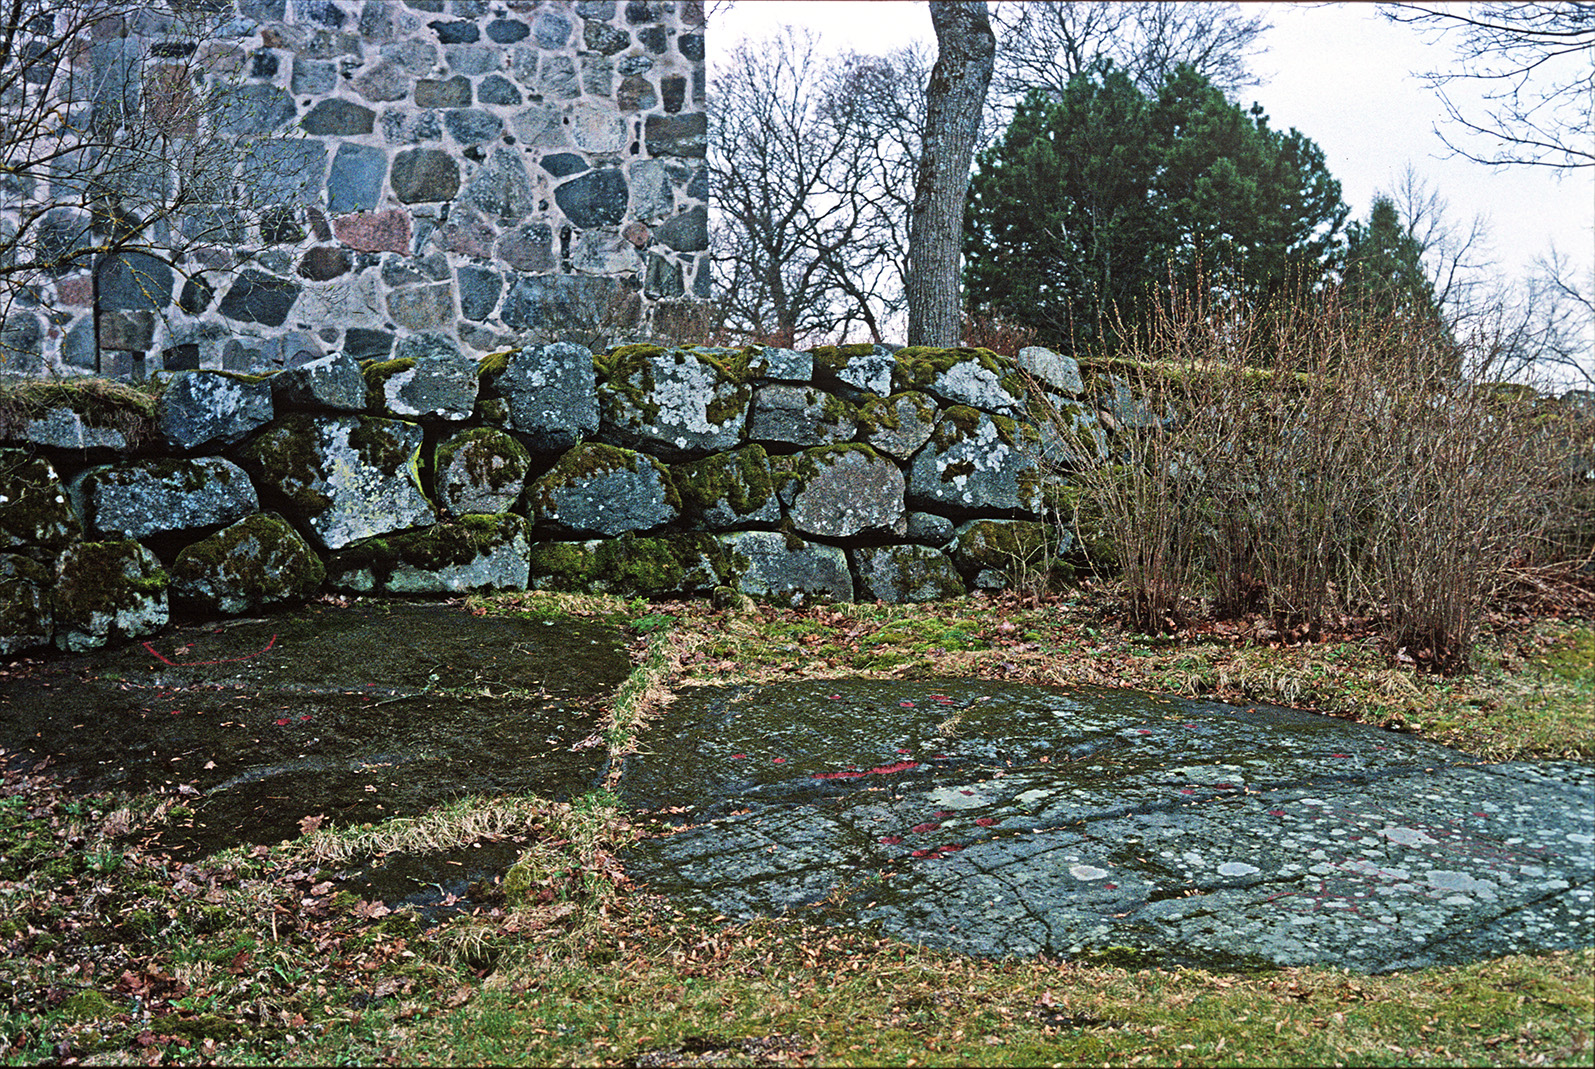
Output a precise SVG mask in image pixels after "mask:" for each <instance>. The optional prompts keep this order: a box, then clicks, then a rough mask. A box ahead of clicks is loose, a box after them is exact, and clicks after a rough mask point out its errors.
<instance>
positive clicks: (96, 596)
mask: <svg viewBox="0 0 1595 1069" xmlns="http://www.w3.org/2000/svg"><path fill="white" fill-rule="evenodd" d="M168 583H169V580H168V576H167V573H166V570H165V569H164V568H162V567H161V562H160V561H159V560H158V559H157V558H156V556H155V554H153V553H151V552H150V551H149V550H147V549H145V548H144V547H143V546H141V545H139V544H138V543H137V542H79V543H77V544H75V545H73V546H70V547H68V548H67V550H66V552H64V553H62V554H61V559H60V561H59V562H58V563H57V565H56V576H55V586H54V589H53V590H52V591H51V599H50V600H51V610H52V613H53V615H54V617H55V627H56V631H55V644H56V645H57V646H59V647H60V648H62V649H64V650H71V651H73V652H77V651H81V650H86V649H92V648H93V647H96V646H103V645H105V644H106V643H107V642H109V641H111V640H112V639H117V638H137V637H138V636H140V635H147V634H150V633H151V632H153V631H156V630H158V629H159V628H161V627H164V626H165V624H166V620H167V597H166V591H167V586H168Z"/></svg>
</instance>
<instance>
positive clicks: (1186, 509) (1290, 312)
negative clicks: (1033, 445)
mask: <svg viewBox="0 0 1595 1069" xmlns="http://www.w3.org/2000/svg"><path fill="white" fill-rule="evenodd" d="M1123 333H1124V336H1125V337H1126V338H1127V339H1128V340H1127V344H1126V347H1125V349H1123V350H1121V353H1120V355H1119V356H1117V357H1114V358H1111V359H1104V360H1098V361H1094V362H1091V363H1090V364H1088V366H1087V371H1088V375H1089V377H1090V379H1091V383H1092V385H1091V387H1090V391H1091V393H1092V395H1093V397H1094V399H1095V401H1096V404H1097V407H1098V409H1099V416H1100V418H1101V421H1102V424H1103V425H1104V426H1105V427H1106V428H1107V430H1108V431H1109V432H1110V435H1111V445H1110V448H1109V449H1107V450H1098V449H1093V448H1091V442H1090V440H1089V437H1090V435H1091V434H1092V433H1094V432H1093V431H1091V430H1090V428H1089V427H1083V426H1082V424H1081V423H1080V421H1078V420H1077V419H1074V418H1069V419H1065V418H1062V416H1061V414H1060V411H1059V410H1058V409H1056V408H1054V409H1052V410H1051V415H1052V420H1051V422H1052V424H1053V428H1054V430H1055V431H1056V434H1057V437H1058V438H1059V439H1060V440H1062V441H1063V442H1064V443H1065V448H1063V449H1061V450H1058V451H1057V452H1058V454H1059V455H1061V456H1069V457H1070V458H1071V459H1070V462H1069V464H1068V465H1067V470H1066V471H1061V472H1059V474H1062V475H1064V476H1065V477H1069V476H1072V477H1073V478H1074V479H1075V480H1076V481H1077V482H1078V483H1079V484H1080V494H1079V495H1078V496H1079V498H1080V499H1082V500H1089V501H1090V502H1091V504H1092V506H1093V509H1094V511H1095V512H1096V513H1098V514H1099V517H1100V522H1102V523H1103V524H1105V525H1106V526H1107V528H1108V529H1109V531H1110V532H1111V536H1112V539H1113V541H1114V543H1115V545H1116V550H1117V553H1116V555H1117V557H1118V565H1119V574H1118V578H1119V581H1120V583H1121V586H1122V590H1123V594H1124V598H1125V602H1126V611H1127V618H1128V621H1129V623H1130V625H1131V626H1133V627H1136V628H1138V629H1142V630H1146V631H1160V630H1165V629H1169V628H1171V627H1174V626H1177V625H1178V624H1179V622H1180V616H1181V613H1180V607H1181V602H1182V600H1184V599H1189V598H1194V597H1196V596H1198V595H1206V596H1207V597H1208V598H1209V599H1211V602H1212V605H1213V607H1214V609H1215V611H1217V612H1218V613H1220V614H1223V615H1231V614H1240V613H1244V612H1248V611H1254V610H1261V611H1265V612H1267V613H1268V614H1269V615H1270V616H1271V617H1272V619H1273V622H1274V625H1275V627H1276V628H1277V629H1278V630H1279V631H1281V632H1285V633H1287V634H1294V635H1296V636H1301V637H1305V636H1311V635H1315V634H1316V633H1317V632H1319V631H1320V630H1322V629H1323V628H1324V627H1325V626H1327V625H1331V624H1333V623H1335V622H1337V620H1338V619H1339V618H1340V617H1341V616H1343V615H1344V614H1347V613H1352V612H1364V613H1383V614H1384V617H1385V623H1386V629H1385V637H1386V641H1387V643H1388V645H1389V652H1390V654H1391V655H1392V656H1394V657H1396V658H1398V659H1401V660H1413V661H1417V662H1419V663H1422V664H1424V665H1426V666H1428V667H1430V668H1433V669H1436V670H1440V671H1446V672H1450V671H1456V670H1460V669H1463V668H1465V667H1466V665H1467V662H1468V653H1469V648H1470V646H1471V644H1472V641H1473V638H1474V634H1475V631H1476V630H1477V628H1478V625H1479V622H1480V619H1481V616H1482V612H1483V609H1484V605H1485V603H1486V600H1487V598H1488V595H1489V592H1490V590H1491V588H1492V587H1493V586H1494V585H1495V584H1496V582H1497V581H1498V580H1499V579H1500V578H1501V576H1502V575H1503V573H1504V572H1505V570H1506V569H1508V568H1509V567H1511V566H1512V565H1513V564H1514V562H1521V561H1523V560H1525V559H1528V558H1530V557H1532V556H1533V555H1534V554H1535V553H1536V552H1540V553H1543V552H1544V547H1545V545H1546V543H1545V538H1546V535H1547V532H1548V531H1551V530H1552V529H1553V528H1557V527H1560V528H1562V529H1567V528H1570V527H1572V528H1574V529H1576V527H1577V520H1578V517H1577V516H1576V515H1571V514H1570V506H1573V507H1576V498H1575V496H1574V494H1573V493H1572V488H1571V486H1570V484H1571V483H1572V482H1573V481H1575V479H1576V470H1575V469H1574V468H1571V467H1570V466H1569V463H1568V459H1567V458H1568V456H1569V454H1570V453H1572V452H1575V451H1576V450H1577V449H1579V448H1583V449H1586V450H1587V448H1588V447H1587V442H1588V439H1589V423H1590V421H1589V420H1588V419H1587V418H1583V422H1582V423H1580V422H1579V420H1580V417H1581V409H1580V408H1579V406H1576V405H1562V406H1554V405H1552V406H1546V405H1543V404H1538V403H1536V401H1535V400H1534V399H1533V397H1532V395H1533V391H1528V395H1527V396H1526V395H1524V394H1522V393H1521V392H1514V391H1505V390H1502V389H1500V388H1499V387H1498V386H1496V385H1492V384H1491V383H1490V378H1491V376H1492V372H1494V371H1495V365H1496V360H1497V356H1498V354H1499V353H1500V352H1501V351H1502V347H1501V346H1499V345H1496V344H1494V343H1493V341H1492V339H1491V338H1489V337H1486V336H1474V337H1469V338H1464V339H1461V340H1460V342H1459V341H1458V340H1456V339H1453V338H1452V337H1451V336H1450V335H1449V334H1446V333H1445V332H1443V331H1441V330H1438V329H1436V327H1435V326H1434V324H1433V321H1432V320H1421V319H1419V318H1416V317H1407V316H1403V315H1402V314H1401V313H1399V312H1397V313H1375V312H1372V311H1370V310H1369V309H1367V308H1365V307H1358V306H1349V305H1347V304H1345V303H1343V302H1342V299H1341V296H1340V294H1338V293H1337V292H1335V291H1334V290H1328V291H1323V292H1314V293H1289V294H1285V295H1282V296H1281V297H1279V298H1277V299H1275V300H1273V301H1271V302H1269V303H1268V304H1266V305H1264V306H1262V307H1258V308H1254V307H1243V306H1242V305H1241V304H1240V303H1239V302H1236V301H1233V300H1224V299H1222V298H1220V299H1214V298H1211V297H1209V296H1207V295H1206V294H1204V293H1201V292H1192V291H1185V292H1178V293H1174V294H1172V295H1171V297H1170V299H1169V300H1168V302H1167V303H1166V304H1165V305H1164V306H1163V307H1161V308H1159V309H1157V310H1156V311H1155V312H1154V313H1153V315H1152V316H1151V317H1150V318H1149V320H1148V322H1147V325H1146V326H1145V327H1144V328H1141V329H1139V330H1126V331H1124V332H1123ZM1570 446H1571V448H1570ZM1570 473H1571V474H1570ZM1586 496H1587V495H1586Z"/></svg>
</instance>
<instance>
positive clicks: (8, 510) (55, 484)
mask: <svg viewBox="0 0 1595 1069" xmlns="http://www.w3.org/2000/svg"><path fill="white" fill-rule="evenodd" d="M81 535H82V528H81V527H80V525H79V524H78V518H77V515H76V514H75V513H74V512H73V511H72V505H71V503H70V502H69V501H68V500H67V493H66V487H65V486H63V485H62V483H61V479H60V477H59V476H57V475H56V472H55V467H54V465H52V464H51V463H50V462H49V461H48V460H46V459H45V458H44V457H37V456H29V455H28V454H27V453H25V452H23V451H22V450H20V449H0V550H18V549H20V550H22V551H23V552H28V551H29V550H32V551H33V553H35V554H36V555H39V556H41V557H46V556H47V557H50V558H52V559H53V557H54V555H55V554H56V553H58V552H60V551H61V550H62V549H64V548H65V547H66V546H67V545H68V544H69V543H70V542H71V541H72V540H73V539H75V538H78V537H80V536H81Z"/></svg>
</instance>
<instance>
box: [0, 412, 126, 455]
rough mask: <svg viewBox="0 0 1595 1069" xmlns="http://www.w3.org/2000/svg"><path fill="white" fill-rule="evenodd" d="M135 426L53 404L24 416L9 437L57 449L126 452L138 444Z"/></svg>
mask: <svg viewBox="0 0 1595 1069" xmlns="http://www.w3.org/2000/svg"><path fill="white" fill-rule="evenodd" d="M135 427H136V424H133V423H132V421H129V423H119V422H115V421H110V420H101V419H97V418H96V417H95V415H94V414H91V413H85V412H79V411H76V410H74V409H73V408H72V407H70V406H69V405H52V406H49V407H46V408H44V409H43V410H42V411H39V412H37V413H30V414H28V415H26V416H24V417H23V418H22V419H21V420H20V421H19V422H18V424H17V425H16V426H15V427H13V428H12V429H11V430H10V432H9V433H8V434H7V435H6V437H7V438H9V439H10V440H12V441H16V442H28V443H30V444H32V445H43V446H49V447H51V448H54V449H110V450H114V451H115V452H118V453H125V452H127V451H128V450H130V449H132V448H133V446H134V444H135V443H136V442H137V441H138V431H137V430H136V429H135Z"/></svg>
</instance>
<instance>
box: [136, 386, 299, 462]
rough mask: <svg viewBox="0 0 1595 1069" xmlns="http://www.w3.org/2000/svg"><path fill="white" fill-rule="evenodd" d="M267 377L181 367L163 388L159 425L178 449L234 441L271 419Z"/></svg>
mask: <svg viewBox="0 0 1595 1069" xmlns="http://www.w3.org/2000/svg"><path fill="white" fill-rule="evenodd" d="M272 413H273V408H272V403H271V383H270V382H269V381H268V380H266V379H264V378H257V377H254V376H246V375H235V374H233V373H231V372H227V371H180V372H178V373H177V374H175V375H173V376H172V380H171V382H169V383H167V385H166V389H165V390H164V391H163V392H162V393H161V400H160V427H161V434H162V436H164V437H165V439H166V440H167V441H168V442H170V443H171V444H172V445H174V446H176V447H177V448H178V449H198V448H200V447H201V446H211V445H232V444H233V443H234V442H241V441H243V440H244V439H245V438H247V437H248V436H249V435H250V434H252V433H253V432H254V431H255V430H257V429H258V428H260V427H263V426H265V425H266V424H267V423H270V422H271V417H272Z"/></svg>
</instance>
